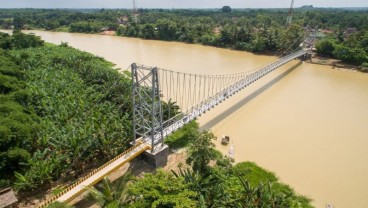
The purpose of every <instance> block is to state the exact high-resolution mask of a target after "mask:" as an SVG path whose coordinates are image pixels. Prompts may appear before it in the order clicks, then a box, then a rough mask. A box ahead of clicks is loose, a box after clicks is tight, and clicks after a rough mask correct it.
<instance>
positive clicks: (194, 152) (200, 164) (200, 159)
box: [187, 131, 219, 175]
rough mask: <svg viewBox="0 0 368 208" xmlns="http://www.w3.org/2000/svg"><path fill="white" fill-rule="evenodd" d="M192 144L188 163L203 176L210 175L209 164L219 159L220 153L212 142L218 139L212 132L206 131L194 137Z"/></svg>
mask: <svg viewBox="0 0 368 208" xmlns="http://www.w3.org/2000/svg"><path fill="white" fill-rule="evenodd" d="M192 136H194V137H195V138H193V139H192V141H193V142H192V144H191V145H190V146H189V150H188V158H187V163H188V164H189V165H192V168H193V170H194V171H197V172H198V173H199V174H201V175H206V174H208V173H209V163H210V162H211V161H212V160H215V159H217V158H218V156H219V155H218V152H217V150H216V149H215V144H214V143H212V140H215V139H216V137H215V135H213V134H212V133H211V132H207V131H204V132H202V133H200V134H195V135H192Z"/></svg>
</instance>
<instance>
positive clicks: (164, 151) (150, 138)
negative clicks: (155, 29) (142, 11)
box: [38, 49, 309, 208]
mask: <svg viewBox="0 0 368 208" xmlns="http://www.w3.org/2000/svg"><path fill="white" fill-rule="evenodd" d="M308 53H309V51H307V50H304V49H301V50H298V51H296V52H293V53H291V54H289V55H286V56H283V57H281V58H280V59H278V60H276V61H274V62H272V63H270V64H268V65H266V66H263V67H260V68H258V69H255V70H251V71H246V72H241V73H236V74H227V75H204V74H202V75H201V74H188V73H181V72H175V71H171V70H166V69H159V68H157V67H148V66H143V65H138V64H132V65H131V76H132V101H133V131H134V135H135V138H134V140H133V142H132V147H131V148H130V149H128V150H127V151H125V152H123V153H122V154H120V155H119V156H117V157H115V158H114V159H112V160H110V161H109V162H107V163H106V164H104V165H103V166H101V167H100V168H98V169H96V170H94V171H93V172H91V173H89V174H88V175H86V176H84V177H82V178H80V179H79V180H78V181H77V182H76V183H74V184H72V185H71V186H68V187H66V188H65V189H64V191H62V192H61V193H59V194H57V195H55V196H53V197H51V198H50V199H48V200H46V201H45V202H43V203H42V204H41V205H39V206H38V207H40V208H43V207H47V206H48V205H49V204H50V203H52V202H55V201H58V202H66V203H69V202H71V200H73V199H74V198H75V197H77V196H78V195H80V194H82V193H83V192H84V191H86V188H87V187H91V186H93V185H94V184H96V183H97V182H99V181H100V180H101V179H103V178H104V177H105V176H107V175H109V174H110V173H111V172H113V171H115V170H117V169H118V168H119V167H121V166H122V165H124V164H126V163H127V162H129V161H130V160H132V159H134V158H135V157H137V156H138V155H141V154H144V155H145V156H146V157H147V158H148V160H149V162H150V163H152V164H153V165H154V166H155V167H159V166H163V165H165V164H166V162H167V155H168V147H167V146H166V145H165V144H164V138H165V137H167V136H169V135H170V134H172V133H173V132H175V131H177V130H179V129H180V128H181V127H183V126H184V125H185V124H187V123H189V122H191V121H193V120H194V119H196V118H197V117H199V116H201V115H202V114H204V113H206V112H207V111H209V110H210V109H211V108H214V107H215V106H216V105H218V104H220V103H221V102H223V101H225V100H227V99H229V98H230V97H231V96H232V95H234V94H236V93H237V92H239V91H240V90H242V89H244V88H246V87H247V86H249V85H250V84H252V83H254V82H256V81H257V80H258V79H260V78H262V77H264V76H266V75H267V74H269V73H270V72H272V71H274V70H276V69H277V68H279V67H280V66H282V65H284V64H286V63H288V62H290V61H291V60H293V59H296V58H300V57H302V56H306V55H307V54H308Z"/></svg>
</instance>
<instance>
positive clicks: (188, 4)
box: [0, 0, 368, 8]
mask: <svg viewBox="0 0 368 208" xmlns="http://www.w3.org/2000/svg"><path fill="white" fill-rule="evenodd" d="M132 2H133V0H0V8H131V7H132V5H133V3H132ZM290 2H291V0H136V4H137V7H138V8H221V7H222V6H225V5H227V6H230V7H232V8H287V7H289V6H290ZM302 5H313V6H315V7H368V1H367V0H295V7H300V6H302Z"/></svg>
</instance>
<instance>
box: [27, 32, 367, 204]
mask: <svg viewBox="0 0 368 208" xmlns="http://www.w3.org/2000/svg"><path fill="white" fill-rule="evenodd" d="M32 32H33V33H35V34H36V35H39V36H41V37H42V38H43V39H45V40H46V41H47V42H52V43H55V44H60V43H61V42H68V44H69V45H70V46H73V47H75V48H78V49H80V50H85V51H88V52H90V53H93V54H95V55H98V56H100V57H104V58H105V59H106V60H109V61H111V62H113V63H115V64H117V66H118V67H120V68H124V69H125V68H127V66H129V65H130V64H131V63H133V62H137V63H142V64H145V65H148V66H158V67H160V68H165V69H170V70H175V71H180V72H187V73H201V74H214V75H216V74H230V73H239V72H244V71H246V70H251V69H255V68H258V67H259V66H262V65H265V64H267V63H270V62H272V61H274V60H276V59H277V57H273V56H271V57H270V56H258V55H254V54H251V53H247V52H240V51H234V50H226V49H221V48H215V47H206V46H201V45H194V44H183V43H177V42H163V41H151V40H141V39H137V38H125V37H117V36H102V35H88V34H78V33H57V32H52V33H51V32H44V31H42V32H40V31H32ZM204 60H205V61H204ZM297 63H298V62H297V61H293V62H291V63H290V64H287V65H285V66H283V67H281V68H279V69H278V70H276V71H274V72H272V73H270V74H269V75H268V76H266V77H264V78H262V79H260V80H258V81H257V82H255V83H254V84H252V85H250V86H249V87H247V89H246V90H243V91H241V92H239V94H237V95H234V96H233V97H232V98H231V99H229V100H227V101H225V102H223V103H222V104H221V105H219V106H217V107H216V108H214V109H212V110H211V111H209V112H207V113H206V114H204V115H202V117H201V118H200V119H199V120H200V121H203V123H202V124H203V125H204V124H205V123H207V122H208V121H212V120H213V119H214V118H215V120H216V118H217V115H222V114H223V113H224V112H227V109H229V108H232V106H235V107H236V111H235V112H231V115H228V116H227V117H226V119H220V120H219V122H214V123H213V122H211V124H213V125H215V126H216V127H215V128H214V130H213V132H214V133H215V135H216V136H218V137H219V138H221V135H224V134H225V135H229V136H230V137H231V138H232V139H233V140H234V144H235V157H236V158H235V160H236V161H254V162H256V163H257V164H259V165H260V166H262V167H265V168H266V169H269V170H272V171H273V172H275V173H276V175H278V176H279V177H280V180H281V181H282V182H283V183H285V184H289V185H290V186H292V187H293V188H295V190H296V192H297V193H300V194H303V195H306V196H308V197H310V198H312V199H314V202H313V204H314V205H315V206H316V207H325V206H326V203H331V204H333V205H334V206H335V207H357V208H364V207H367V206H368V200H367V199H366V198H365V196H366V195H367V194H368V189H367V187H365V186H364V184H367V183H368V177H367V176H368V165H367V163H364V159H365V158H368V154H367V151H366V149H365V147H366V146H368V143H367V142H368V140H367V139H366V126H365V125H364V124H365V123H367V118H368V112H367V108H366V103H368V97H367V93H366V92H367V90H368V85H367V83H368V77H367V75H366V74H363V73H351V72H350V71H347V70H346V71H345V70H331V68H332V67H331V66H327V65H326V66H325V65H318V64H308V63H305V62H304V63H302V65H300V66H298V67H297V68H296V69H294V70H290V68H292V67H293V66H294V65H295V64H297ZM239 106H240V107H239ZM342 109H345V110H342ZM218 149H219V150H221V151H222V152H223V153H224V154H228V150H229V149H228V148H224V149H222V148H221V146H219V148H218ZM342 170H343V171H342ZM351 175H354V177H353V178H351V177H350V176H351ZM346 178H350V179H349V180H346Z"/></svg>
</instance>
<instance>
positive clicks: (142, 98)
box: [131, 64, 169, 168]
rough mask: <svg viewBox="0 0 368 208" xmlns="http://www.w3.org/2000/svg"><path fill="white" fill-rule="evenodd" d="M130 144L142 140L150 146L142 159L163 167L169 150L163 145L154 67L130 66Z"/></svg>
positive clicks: (156, 77) (156, 73)
mask: <svg viewBox="0 0 368 208" xmlns="http://www.w3.org/2000/svg"><path fill="white" fill-rule="evenodd" d="M131 73H132V101H133V102H132V104H133V122H132V123H133V133H134V141H133V144H135V143H136V141H137V139H138V138H139V139H142V140H143V141H144V142H146V143H147V144H149V145H150V146H151V152H147V151H146V152H144V153H143V158H144V159H145V160H146V161H147V162H148V163H149V164H151V165H153V166H154V167H155V168H157V167H162V166H165V165H166V163H167V157H168V152H169V147H168V146H167V145H165V144H164V143H163V139H164V134H163V124H162V106H161V99H160V90H159V89H160V86H159V77H158V71H157V68H156V67H145V66H138V65H136V64H132V65H131Z"/></svg>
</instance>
